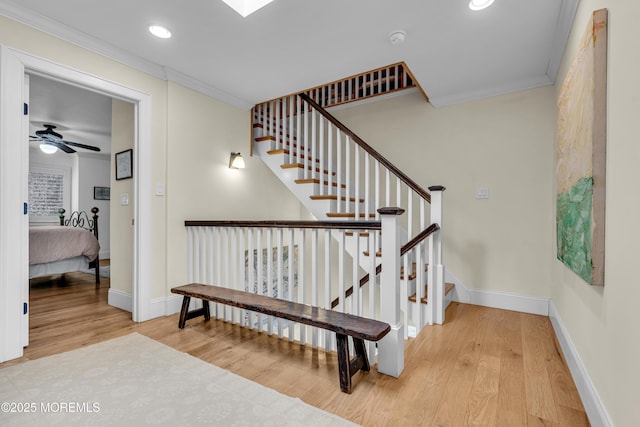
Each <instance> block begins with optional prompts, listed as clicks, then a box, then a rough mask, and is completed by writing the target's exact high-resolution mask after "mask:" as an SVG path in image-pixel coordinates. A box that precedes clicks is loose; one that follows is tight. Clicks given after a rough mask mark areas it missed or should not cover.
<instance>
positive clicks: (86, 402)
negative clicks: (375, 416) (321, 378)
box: [0, 333, 355, 427]
mask: <svg viewBox="0 0 640 427" xmlns="http://www.w3.org/2000/svg"><path fill="white" fill-rule="evenodd" d="M0 403H1V404H2V410H1V411H0V426H3V427H6V426H53V425H64V426H89V425H91V426H103V425H105V426H106V425H114V426H144V425H154V426H158V425H160V426H192V425H206V426H305V427H307V426H308V427H310V426H353V425H355V424H353V423H351V422H349V421H346V420H344V419H342V418H340V417H337V416H335V415H333V414H330V413H328V412H324V411H322V410H320V409H318V408H315V407H313V406H311V405H308V404H306V403H304V402H303V401H301V400H300V399H294V398H291V397H288V396H285V395H283V394H281V393H278V392H276V391H274V390H271V389H269V388H266V387H264V386H262V385H260V384H257V383H254V382H252V381H249V380H247V379H244V378H242V377H240V376H238V375H235V374H233V373H231V372H228V371H226V370H224V369H221V368H218V367H217V366H214V365H211V364H209V363H206V362H204V361H202V360H200V359H198V358H195V357H193V356H190V355H189V354H186V353H182V352H179V351H177V350H174V349H173V348H171V347H168V346H166V345H164V344H161V343H159V342H157V341H154V340H152V339H150V338H147V337H145V336H143V335H140V334H137V333H133V334H131V335H127V336H124V337H120V338H116V339H112V340H109V341H105V342H102V343H98V344H94V345H91V346H89V347H85V348H81V349H78V350H73V351H70V352H68V353H63V354H58V355H55V356H49V357H45V358H42V359H37V360H32V361H29V362H25V363H23V364H21V365H14V366H9V367H7V368H3V369H0Z"/></svg>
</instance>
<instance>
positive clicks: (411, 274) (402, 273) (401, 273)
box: [400, 262, 429, 280]
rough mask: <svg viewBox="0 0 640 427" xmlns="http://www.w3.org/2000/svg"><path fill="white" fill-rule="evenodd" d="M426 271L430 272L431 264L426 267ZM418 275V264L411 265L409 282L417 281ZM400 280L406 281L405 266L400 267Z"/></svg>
mask: <svg viewBox="0 0 640 427" xmlns="http://www.w3.org/2000/svg"><path fill="white" fill-rule="evenodd" d="M424 271H429V264H425V265H424ZM416 276H417V274H416V263H415V262H412V263H411V273H409V277H408V279H407V280H415V278H416ZM400 280H404V265H401V266H400Z"/></svg>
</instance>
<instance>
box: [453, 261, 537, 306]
mask: <svg viewBox="0 0 640 427" xmlns="http://www.w3.org/2000/svg"><path fill="white" fill-rule="evenodd" d="M445 282H447V283H453V284H454V285H455V288H453V289H454V295H453V300H454V301H457V302H461V303H464V304H475V305H481V306H483V307H491V308H500V309H503V310H511V311H519V312H521V313H530V314H539V315H542V316H548V315H549V298H540V297H532V296H527V295H520V294H512V293H507V292H497V291H484V290H478V289H469V288H468V287H467V286H466V285H465V284H464V283H462V280H460V279H459V278H457V277H456V276H455V275H454V274H453V273H452V272H451V271H449V270H448V269H445Z"/></svg>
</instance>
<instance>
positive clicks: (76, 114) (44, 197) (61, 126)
mask: <svg viewBox="0 0 640 427" xmlns="http://www.w3.org/2000/svg"><path fill="white" fill-rule="evenodd" d="M28 88H29V104H30V105H29V135H30V136H34V135H37V133H39V134H40V135H42V134H43V129H45V125H48V124H53V125H54V126H56V128H55V131H54V132H56V133H58V134H60V135H61V136H62V137H63V140H64V141H70V142H71V145H70V147H71V148H72V149H75V151H76V152H74V153H69V152H64V151H63V150H62V149H55V152H53V153H47V152H45V151H44V149H46V148H49V147H54V146H52V145H51V144H44V149H43V147H42V145H43V140H42V139H41V138H39V137H38V138H33V137H32V138H30V140H31V142H30V143H29V225H30V228H31V229H35V228H36V227H40V226H47V225H57V224H58V223H59V217H58V213H57V211H58V209H59V208H63V209H65V211H66V212H65V218H66V219H67V220H68V219H69V218H70V215H71V213H72V212H78V211H84V212H86V213H87V215H88V216H87V218H86V222H89V221H92V220H91V218H92V216H93V214H92V213H91V211H92V208H94V207H95V208H97V209H98V213H97V215H98V217H99V244H100V251H99V260H100V261H101V262H100V265H101V269H100V270H101V271H100V274H101V275H102V276H103V277H108V276H109V268H110V267H109V264H110V258H111V250H110V248H111V244H110V241H111V236H110V234H111V231H110V229H111V220H110V210H111V208H110V200H109V199H110V197H109V190H110V189H111V187H112V185H111V179H112V177H111V176H112V175H114V173H113V172H112V171H111V169H112V166H111V165H112V163H111V157H112V154H113V153H112V150H111V146H112V143H111V134H112V128H111V126H112V120H111V118H112V108H113V107H112V104H114V103H113V101H112V99H111V98H110V97H108V96H105V95H102V94H99V93H96V92H91V91H89V90H85V89H81V88H78V87H76V86H72V85H69V84H66V83H63V82H60V81H56V80H53V79H51V78H46V77H43V76H40V75H37V74H32V75H28ZM125 113H126V112H125ZM129 113H130V112H129ZM116 114H117V113H116ZM76 143H79V144H84V145H87V146H89V147H95V148H96V149H99V150H100V151H99V152H98V151H97V150H95V151H94V150H90V149H86V148H83V147H80V148H79V147H78V146H77V145H75V144H76ZM54 148H55V147H54ZM50 151H53V150H50ZM129 181H131V180H129ZM125 182H126V180H125ZM125 185H126V183H125ZM123 194H127V198H129V197H132V195H131V196H130V195H129V194H128V193H123ZM124 208H126V206H124ZM86 226H88V224H85V227H86ZM116 238H117V239H122V238H123V235H119V236H117V237H116ZM33 249H34V247H33V246H32V247H31V248H30V250H33ZM129 259H130V258H129ZM32 261H33V260H32ZM129 263H130V261H129ZM30 264H32V262H30ZM45 265H46V264H45ZM40 266H42V264H41V265H40ZM129 268H130V267H129ZM78 269H80V270H79V271H84V272H85V273H89V272H90V273H91V274H94V269H93V268H90V269H89V268H88V267H87V266H75V265H73V266H69V267H67V266H64V267H60V268H59V269H57V270H56V269H51V268H49V269H46V268H44V269H43V268H40V269H39V270H38V269H37V268H34V267H33V266H31V265H30V278H31V280H30V284H31V289H32V290H33V289H34V286H37V288H38V291H39V292H43V288H48V291H49V292H51V291H52V290H55V288H56V285H58V286H62V285H65V286H66V285H67V284H68V283H67V280H65V279H67V278H69V279H70V280H69V281H70V282H74V280H75V281H77V279H78V278H84V279H85V281H87V282H93V281H95V280H96V279H94V278H92V277H91V276H87V275H86V274H84V275H82V274H81V275H77V274H75V275H73V276H69V275H66V276H65V274H53V273H58V272H59V271H65V272H72V271H76V270H78ZM105 282H106V283H105ZM85 286H86V284H85ZM102 286H103V287H104V286H106V287H107V288H108V287H109V281H104V280H103V281H102ZM32 314H35V313H32Z"/></svg>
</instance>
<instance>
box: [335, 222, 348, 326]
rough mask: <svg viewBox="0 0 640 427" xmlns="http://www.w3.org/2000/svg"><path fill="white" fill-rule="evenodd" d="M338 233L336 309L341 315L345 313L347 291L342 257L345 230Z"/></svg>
mask: <svg viewBox="0 0 640 427" xmlns="http://www.w3.org/2000/svg"><path fill="white" fill-rule="evenodd" d="M337 233H338V254H339V255H338V298H340V299H339V305H338V307H337V308H338V309H339V310H340V311H342V312H343V313H346V312H347V302H346V299H347V296H346V295H347V294H346V292H347V289H346V284H345V268H344V257H345V254H346V249H345V234H344V233H345V230H340V231H338V232H337Z"/></svg>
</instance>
